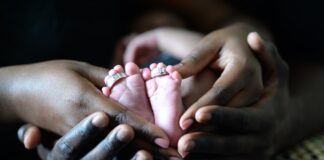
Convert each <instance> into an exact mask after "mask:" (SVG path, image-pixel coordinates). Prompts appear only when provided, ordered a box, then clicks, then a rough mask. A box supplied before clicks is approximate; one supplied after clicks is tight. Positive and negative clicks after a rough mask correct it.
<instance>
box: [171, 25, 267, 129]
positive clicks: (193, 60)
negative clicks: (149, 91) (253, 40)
mask: <svg viewBox="0 0 324 160" xmlns="http://www.w3.org/2000/svg"><path fill="white" fill-rule="evenodd" d="M252 29H253V28H252V27H250V26H249V25H247V24H241V23H238V24H233V25H231V26H229V27H226V28H223V29H220V30H217V31H214V32H212V33H210V34H209V35H207V36H206V37H204V38H203V39H202V40H201V41H200V42H199V43H198V45H196V46H195V48H194V49H193V50H192V51H191V54H190V55H189V56H187V57H186V58H184V59H183V60H182V62H181V63H180V64H179V65H177V66H176V67H177V70H178V71H179V72H180V74H181V75H182V76H183V77H184V78H186V77H190V76H193V75H196V74H198V73H201V72H202V71H204V70H206V69H207V68H209V69H212V70H214V71H216V72H219V73H220V77H219V78H218V79H217V80H216V81H215V82H214V84H213V86H212V87H211V88H210V89H209V90H208V91H207V92H205V93H204V95H203V96H201V97H200V98H199V99H198V100H197V101H196V102H195V103H194V104H193V105H191V106H190V107H189V109H188V110H187V111H185V113H184V114H183V116H182V117H181V119H180V126H181V127H182V129H187V128H189V127H190V126H191V125H192V124H193V122H194V121H193V120H194V116H195V113H196V112H197V110H198V109H199V108H200V107H202V106H206V105H213V104H217V105H226V106H231V107H238V106H247V105H250V104H252V103H254V102H255V101H256V100H258V99H259V97H260V95H261V92H262V90H263V82H262V67H261V65H260V63H259V61H258V60H257V59H256V57H255V56H254V54H253V52H252V50H251V48H250V47H249V45H248V44H247V42H246V37H247V35H248V33H249V32H250V31H251V30H252Z"/></svg>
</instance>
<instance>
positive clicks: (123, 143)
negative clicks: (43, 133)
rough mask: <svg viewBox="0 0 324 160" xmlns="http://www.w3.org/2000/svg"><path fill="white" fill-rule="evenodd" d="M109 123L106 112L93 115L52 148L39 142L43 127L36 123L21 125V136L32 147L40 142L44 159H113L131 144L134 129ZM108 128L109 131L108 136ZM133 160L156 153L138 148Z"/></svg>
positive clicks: (40, 153) (41, 156) (151, 157)
mask: <svg viewBox="0 0 324 160" xmlns="http://www.w3.org/2000/svg"><path fill="white" fill-rule="evenodd" d="M108 124H109V119H108V116H107V115H106V114H105V113H102V112H97V113H94V114H91V115H89V116H88V117H87V118H85V119H84V120H82V121H81V122H80V123H79V124H77V125H76V126H75V127H74V128H72V129H71V130H70V131H69V132H68V133H66V134H65V135H64V136H63V137H61V138H60V139H58V140H57V141H56V143H55V145H54V147H52V148H51V149H50V148H48V146H45V145H43V144H36V143H38V142H37V141H35V140H37V139H39V137H40V130H39V129H38V128H37V127H35V126H32V125H24V126H22V127H21V128H20V129H19V131H18V137H19V139H20V140H21V141H22V142H23V143H24V144H25V145H27V147H29V148H33V147H35V146H36V145H38V146H37V150H38V154H39V156H40V158H41V159H112V158H113V157H115V156H117V155H118V154H119V153H120V152H121V151H122V150H123V149H125V148H126V147H127V146H129V143H130V142H131V141H133V139H134V137H135V132H134V130H133V129H132V128H131V127H130V126H128V125H126V124H122V125H118V126H117V127H115V128H112V127H111V125H110V127H108ZM108 130H110V132H109V133H108V135H106V133H107V131H108ZM32 135H33V136H32ZM98 137H102V138H100V139H98ZM47 140H48V139H47ZM33 143H34V144H33ZM31 145H32V146H31ZM133 159H153V156H152V155H151V154H150V153H148V152H147V151H145V150H139V151H137V152H136V154H135V155H133Z"/></svg>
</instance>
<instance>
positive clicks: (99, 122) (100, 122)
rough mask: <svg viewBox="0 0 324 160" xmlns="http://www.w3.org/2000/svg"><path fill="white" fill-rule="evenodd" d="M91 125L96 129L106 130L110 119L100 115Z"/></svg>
mask: <svg viewBox="0 0 324 160" xmlns="http://www.w3.org/2000/svg"><path fill="white" fill-rule="evenodd" d="M91 123H92V124H93V125H94V126H96V127H99V128H104V127H106V126H107V125H108V118H107V116H105V115H103V114H98V115H96V116H95V117H94V118H93V119H92V121H91Z"/></svg>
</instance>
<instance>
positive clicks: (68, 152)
mask: <svg viewBox="0 0 324 160" xmlns="http://www.w3.org/2000/svg"><path fill="white" fill-rule="evenodd" d="M55 148H56V150H55V152H56V153H57V154H58V155H59V157H61V158H62V159H71V158H72V156H73V154H74V147H73V146H71V145H70V144H69V143H68V142H66V140H64V139H61V140H60V141H59V142H58V143H57V147H55Z"/></svg>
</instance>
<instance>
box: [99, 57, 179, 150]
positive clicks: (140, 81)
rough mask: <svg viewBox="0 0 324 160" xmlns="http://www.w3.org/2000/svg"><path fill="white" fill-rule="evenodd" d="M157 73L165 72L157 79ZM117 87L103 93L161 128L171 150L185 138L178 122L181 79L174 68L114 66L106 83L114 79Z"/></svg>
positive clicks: (157, 65)
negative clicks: (168, 140) (166, 135)
mask: <svg viewBox="0 0 324 160" xmlns="http://www.w3.org/2000/svg"><path fill="white" fill-rule="evenodd" d="M157 69H163V71H166V72H167V73H166V74H165V75H158V76H155V72H154V70H155V71H156V70H157ZM118 74H119V75H123V77H124V78H121V79H119V78H120V77H119V78H117V79H119V80H117V82H116V83H114V84H109V86H107V87H104V88H103V89H102V91H103V93H104V95H106V96H107V97H109V98H110V99H113V100H115V101H117V102H118V103H120V104H122V105H123V106H125V107H126V108H127V109H128V110H130V111H133V112H135V113H136V114H138V115H140V116H142V117H143V118H145V119H146V120H148V121H150V122H152V123H154V124H156V125H157V126H159V127H160V128H162V129H163V130H164V131H165V132H166V133H167V134H168V136H169V138H170V144H171V146H173V147H175V146H176V145H177V142H178V140H179V138H180V136H181V135H182V130H181V128H180V126H179V119H180V116H181V114H182V112H183V104H182V100H181V90H180V86H181V80H182V78H181V76H180V74H179V72H177V71H175V69H174V67H173V66H166V65H165V64H163V63H159V64H155V63H153V64H151V65H150V69H148V68H144V69H142V70H140V69H139V67H138V66H137V65H136V64H135V63H132V62H130V63H127V64H126V65H125V69H124V68H123V67H122V66H121V65H117V66H115V67H114V68H113V69H111V70H110V71H109V73H108V76H107V77H106V78H105V82H107V81H109V79H111V78H112V77H113V76H116V75H118Z"/></svg>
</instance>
